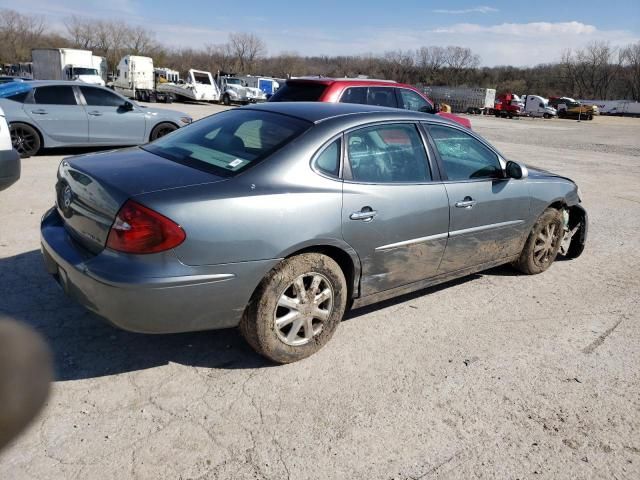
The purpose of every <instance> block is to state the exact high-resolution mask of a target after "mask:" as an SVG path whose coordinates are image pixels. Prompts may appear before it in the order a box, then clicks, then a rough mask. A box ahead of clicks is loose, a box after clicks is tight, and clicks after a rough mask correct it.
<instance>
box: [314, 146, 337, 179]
mask: <svg viewBox="0 0 640 480" xmlns="http://www.w3.org/2000/svg"><path fill="white" fill-rule="evenodd" d="M341 146H342V142H341V141H340V139H337V140H335V141H333V142H331V143H330V144H329V146H328V147H326V148H325V149H324V150H323V151H322V152H321V153H320V155H318V156H317V157H316V158H315V160H314V162H313V165H314V166H315V168H316V169H317V170H318V171H320V172H322V173H325V174H326V175H330V176H332V177H337V176H338V175H340V149H341Z"/></svg>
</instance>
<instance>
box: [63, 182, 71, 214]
mask: <svg viewBox="0 0 640 480" xmlns="http://www.w3.org/2000/svg"><path fill="white" fill-rule="evenodd" d="M72 199H73V193H72V192H71V187H70V186H69V185H67V186H66V187H64V190H63V191H62V208H63V210H69V207H70V206H71V200H72Z"/></svg>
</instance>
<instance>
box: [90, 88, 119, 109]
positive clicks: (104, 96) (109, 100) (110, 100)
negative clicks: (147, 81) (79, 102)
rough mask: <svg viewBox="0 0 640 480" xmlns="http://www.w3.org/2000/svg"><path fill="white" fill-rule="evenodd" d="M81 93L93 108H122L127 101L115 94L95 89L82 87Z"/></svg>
mask: <svg viewBox="0 0 640 480" xmlns="http://www.w3.org/2000/svg"><path fill="white" fill-rule="evenodd" d="M80 91H81V92H82V95H83V96H84V99H85V100H86V102H87V105H89V106H92V107H121V106H123V105H124V103H125V100H123V99H122V98H121V97H119V96H118V95H116V94H115V93H112V92H108V91H107V90H102V89H101V88H95V87H80Z"/></svg>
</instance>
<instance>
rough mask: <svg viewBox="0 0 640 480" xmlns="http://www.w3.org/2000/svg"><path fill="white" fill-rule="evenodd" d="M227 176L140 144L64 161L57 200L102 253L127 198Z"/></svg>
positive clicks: (74, 231)
mask: <svg viewBox="0 0 640 480" xmlns="http://www.w3.org/2000/svg"><path fill="white" fill-rule="evenodd" d="M224 179H225V178H224V177H220V176H217V175H215V174H213V173H209V172H204V171H201V170H198V169H195V168H192V167H189V166H186V165H182V164H179V163H176V162H173V161H171V160H168V159H165V158H163V157H159V156H157V155H154V154H152V153H150V152H147V151H145V150H142V149H140V148H133V149H127V150H120V151H114V152H105V153H99V154H89V155H84V156H79V157H72V158H68V159H65V160H63V161H62V163H60V166H59V168H58V182H57V184H56V206H57V209H58V212H59V213H60V215H61V216H62V217H63V219H64V222H65V228H66V230H67V231H68V232H69V234H70V235H71V237H72V238H73V239H74V240H75V241H77V242H78V243H80V244H81V245H82V246H83V247H85V248H86V249H87V250H89V251H91V252H93V253H99V252H100V251H102V250H103V249H104V246H105V244H106V242H107V237H108V236H109V231H110V229H111V225H112V224H113V221H114V219H115V217H116V214H117V213H118V211H119V210H120V207H122V205H123V204H124V203H125V202H126V201H127V199H129V198H133V197H136V196H138V195H142V194H145V193H150V192H157V191H161V190H167V189H175V188H182V187H187V186H191V185H199V184H203V183H214V182H219V181H222V180H224Z"/></svg>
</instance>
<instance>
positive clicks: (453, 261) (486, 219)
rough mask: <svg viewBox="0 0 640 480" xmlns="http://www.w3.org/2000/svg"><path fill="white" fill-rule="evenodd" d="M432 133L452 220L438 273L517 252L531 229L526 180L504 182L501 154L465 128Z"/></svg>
mask: <svg viewBox="0 0 640 480" xmlns="http://www.w3.org/2000/svg"><path fill="white" fill-rule="evenodd" d="M428 129H429V133H430V136H431V138H432V139H433V143H434V145H435V147H436V151H437V153H438V155H439V158H440V165H441V166H442V168H443V170H444V172H443V176H446V180H445V187H446V189H447V193H448V195H449V213H450V217H451V222H450V227H449V241H448V243H447V249H446V252H445V254H444V257H443V259H442V265H441V267H440V273H447V272H453V271H456V270H461V269H463V268H467V267H473V266H476V265H481V264H484V263H488V262H492V261H495V260H500V259H503V258H507V257H510V256H512V255H516V254H518V253H519V252H520V250H521V249H522V246H523V242H524V239H525V237H526V234H527V232H528V229H529V225H528V223H529V222H528V218H529V203H530V201H529V193H528V189H527V184H526V182H524V181H522V180H515V179H511V178H505V175H504V174H503V168H502V165H501V163H500V159H499V157H498V155H497V154H496V153H495V152H494V151H493V150H491V149H490V148H489V147H488V146H487V145H485V144H484V143H483V142H481V141H480V140H479V139H477V138H475V137H474V136H472V135H470V134H469V133H467V132H465V131H463V130H462V129H460V128H454V127H449V126H443V125H430V126H429V128H428Z"/></svg>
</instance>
